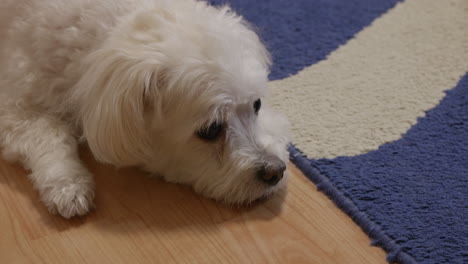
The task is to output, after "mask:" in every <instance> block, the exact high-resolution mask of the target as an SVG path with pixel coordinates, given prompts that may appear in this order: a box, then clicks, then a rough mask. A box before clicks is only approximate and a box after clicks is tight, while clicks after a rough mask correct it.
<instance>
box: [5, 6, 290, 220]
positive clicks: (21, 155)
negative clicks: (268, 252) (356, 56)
mask: <svg viewBox="0 0 468 264" xmlns="http://www.w3.org/2000/svg"><path fill="white" fill-rule="evenodd" d="M0 23H1V24H0V37H1V39H2V41H1V44H0V98H1V101H0V147H1V149H2V153H3V156H4V157H5V158H7V159H9V160H12V161H15V160H19V161H21V162H22V163H23V164H24V165H25V166H26V167H28V168H29V169H31V171H32V173H31V175H30V178H31V180H32V182H33V184H34V186H35V188H37V189H38V190H39V192H40V194H41V199H42V200H43V201H44V202H45V204H46V205H47V206H48V207H49V209H50V210H51V211H52V212H58V213H60V214H61V215H62V216H64V217H71V216H74V215H82V214H85V213H87V212H88V211H89V209H90V208H91V206H92V200H93V196H94V188H93V186H94V185H93V179H92V176H91V174H90V173H89V172H88V170H87V169H86V168H85V167H84V165H83V164H82V163H81V161H80V160H79V157H78V152H77V144H78V140H79V139H82V140H83V141H86V142H87V143H88V145H89V147H90V149H91V151H92V152H93V154H94V156H95V157H96V159H98V160H99V161H102V162H105V163H110V164H113V165H115V166H117V167H122V166H139V167H141V168H143V169H145V170H147V171H149V172H151V173H155V174H159V175H162V176H163V177H164V178H165V179H166V180H168V181H171V182H177V183H184V184H189V185H192V186H193V187H194V189H195V190H196V191H197V192H200V193H202V194H204V195H206V196H209V197H212V198H215V199H218V200H224V201H226V202H229V203H242V202H249V201H252V200H255V199H258V198H260V197H263V196H266V195H269V194H270V193H272V192H274V191H275V190H277V189H278V188H280V187H281V186H282V185H284V182H285V180H284V179H282V178H283V171H284V170H285V164H286V161H287V151H286V145H287V143H288V138H287V131H286V127H287V121H286V120H285V118H284V117H283V116H281V115H277V114H275V113H273V112H271V111H270V110H268V109H267V108H262V109H261V110H260V107H261V101H260V100H259V98H261V97H264V96H265V95H266V94H267V74H268V67H269V63H270V59H269V55H268V52H267V51H266V49H265V48H264V47H263V45H262V43H261V42H260V40H259V39H258V37H257V35H256V34H255V33H254V32H253V31H252V30H250V29H249V27H248V25H247V24H246V23H245V22H244V21H243V20H242V18H241V17H239V16H237V15H236V14H234V13H232V12H231V11H230V10H229V9H228V8H219V9H218V8H214V7H210V6H208V5H207V4H205V3H202V2H195V1H193V0H178V1H171V0H75V1H66V0H50V1H40V0H24V1H16V0H4V1H2V3H0ZM259 110H260V111H259Z"/></svg>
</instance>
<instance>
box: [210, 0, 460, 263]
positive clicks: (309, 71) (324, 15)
mask: <svg viewBox="0 0 468 264" xmlns="http://www.w3.org/2000/svg"><path fill="white" fill-rule="evenodd" d="M210 2H211V3H214V4H223V3H226V2H227V3H230V4H231V6H232V7H233V8H234V9H235V10H237V11H238V12H239V13H241V14H242V15H244V17H246V18H247V20H249V21H250V22H251V23H253V24H254V25H255V26H256V27H257V29H258V31H259V33H260V35H261V37H262V38H263V40H264V41H265V43H266V45H267V46H268V47H269V49H270V51H271V52H272V55H273V60H274V66H273V68H272V72H271V75H270V79H271V80H272V81H274V82H272V85H273V86H274V87H276V88H275V89H274V93H275V92H276V93H280V95H279V96H277V97H278V99H277V100H276V101H275V102H276V104H275V106H276V107H278V108H279V109H281V110H284V111H286V112H287V113H288V115H289V116H290V119H291V120H292V121H293V145H292V146H291V148H290V152H291V160H292V161H293V162H294V163H295V164H296V165H297V166H298V167H299V168H300V169H301V170H302V171H303V172H304V174H305V175H306V176H307V177H309V178H310V179H311V180H312V181H313V182H314V183H315V184H316V185H317V187H318V188H319V189H320V190H322V191H323V192H325V193H326V194H327V195H328V196H329V197H330V199H332V200H333V201H334V202H335V204H336V205H337V206H338V207H339V208H341V209H342V210H343V211H344V212H346V213H347V214H348V215H349V216H350V217H352V219H353V220H354V221H355V222H356V223H357V224H358V225H360V226H361V228H362V229H363V230H364V231H365V232H366V233H367V234H368V235H369V236H370V237H371V238H372V241H373V244H374V245H376V246H380V247H382V248H383V249H385V250H386V251H387V252H388V258H387V260H388V261H389V262H399V263H434V264H435V263H468V261H467V259H468V221H467V218H468V205H467V202H466V201H467V200H468V75H467V74H466V72H467V71H468V64H467V63H466V62H468V57H467V56H468V46H466V45H465V44H466V43H468V39H467V38H466V26H468V14H467V13H466V11H463V10H466V2H465V4H464V3H463V0H447V1H437V0H426V1H423V0H410V1H405V2H401V1H397V0H381V1H374V0H263V1H251V0H230V1H226V0H212V1H210ZM464 8H465V9H464ZM405 23H406V24H405ZM431 23H433V24H431ZM399 24H402V25H399ZM463 28H465V30H463ZM387 30H388V31H387ZM431 34H432V35H431ZM385 38H387V39H385ZM463 43H465V44H463ZM360 47H369V53H366V52H365V51H366V50H365V48H361V49H360ZM376 50H377V52H375V51H376ZM380 51H381V52H380ZM380 53H382V54H380ZM349 54H351V55H353V54H354V55H355V54H360V55H355V56H354V57H353V56H351V55H349ZM367 57H369V58H367ZM347 58H349V59H347ZM361 58H363V59H362V63H361V61H360V60H361ZM349 61H351V63H350V62H349ZM353 61H356V62H359V63H361V64H359V63H356V65H358V66H356V67H354V66H353V65H354V64H352V62H353ZM349 65H351V66H349ZM428 65H429V66H428ZM359 67H361V68H362V69H363V71H362V72H359V69H356V68H359ZM366 67H368V68H366ZM374 69H375V74H374V73H373V72H372V73H371V74H370V75H365V74H366V73H368V72H369V71H371V70H374ZM301 71H302V72H301ZM298 73H299V74H298ZM342 73H349V74H348V75H346V74H342ZM361 73H362V76H361ZM295 74H297V75H295ZM330 76H331V77H330ZM369 76H370V77H369ZM395 80H396V81H395ZM398 81H400V82H401V86H404V89H400V90H398V89H395V90H392V89H393V88H392V87H397V86H398V85H396V86H395V83H397V84H399V83H398ZM321 85H327V86H326V87H328V86H329V87H331V88H332V87H335V86H339V87H341V86H342V87H348V88H349V89H351V88H353V87H358V88H359V89H356V91H357V92H356V93H355V94H353V93H351V94H350V95H346V96H343V95H342V94H344V92H343V90H339V89H337V90H332V89H331V88H330V89H328V90H325V91H323V89H322V90H321V88H323V87H324V86H321ZM392 85H393V86H392ZM361 86H362V87H361ZM380 86H381V87H384V88H382V89H383V90H382V92H381V91H379V90H377V92H375V91H374V92H371V91H370V90H372V87H380ZM369 87H371V88H369ZM387 87H388V88H387ZM282 89H283V90H286V91H287V93H281V90H282ZM389 89H391V90H390V93H388V90H389ZM413 89H414V90H413ZM444 90H446V91H447V92H446V93H443V92H442V91H444ZM304 91H307V92H308V93H310V94H312V97H310V98H315V97H314V96H313V95H314V94H317V98H320V99H317V100H318V101H310V102H309V101H302V102H296V101H294V98H303V97H304V98H306V96H303V94H304ZM383 91H387V93H384V92H383ZM392 91H394V93H392ZM342 92H343V93H342ZM295 93H297V94H298V95H297V97H294V96H293V95H294V94H295ZM369 94H371V95H369ZM290 95H291V96H292V97H291V98H293V99H291V98H289V97H290ZM324 96H325V99H326V100H328V101H326V103H325V104H323V105H321V106H320V110H321V112H319V111H317V115H315V116H314V114H313V113H312V114H311V112H313V111H316V109H317V108H313V107H312V106H313V105H315V104H317V103H320V102H323V101H324V100H322V98H324ZM372 96H373V97H374V99H375V98H377V102H378V104H376V105H375V109H374V108H373V106H372V104H370V108H371V109H364V110H369V111H368V112H366V111H364V110H362V109H360V110H359V111H357V112H356V113H352V114H351V117H346V118H345V117H343V118H345V119H343V120H340V118H341V115H342V113H338V114H336V115H333V113H334V112H339V110H340V109H342V108H344V107H345V106H346V107H349V108H350V109H351V108H352V107H353V106H352V105H353V104H360V103H362V102H365V100H367V98H371V97H372ZM351 97H352V98H351ZM288 98H289V100H288ZM307 98H309V97H307ZM330 98H331V99H330ZM336 98H340V99H336ZM363 98H364V99H363ZM304 100H305V99H304ZM340 100H341V101H340ZM353 100H354V101H353ZM328 102H329V103H328ZM341 102H342V103H343V104H341ZM296 103H297V104H298V105H301V107H302V108H300V107H299V109H301V110H300V111H298V110H294V111H290V109H291V108H294V107H293V105H294V104H296ZM349 105H351V106H349ZM382 107H383V108H382ZM323 108H325V110H324V109H323ZM412 108H417V110H418V111H415V112H414V113H413V112H411V111H409V110H408V109H412ZM294 109H296V108H294ZM314 109H315V110H314ZM358 109H359V108H358ZM382 109H384V110H382ZM288 111H289V112H288ZM375 112H382V118H383V119H384V120H383V121H382V120H378V121H379V122H375V126H374V127H372V126H369V124H371V125H372V124H373V123H372V118H375V115H376V113H375ZM320 113H327V114H328V113H332V114H331V115H330V116H331V117H333V118H335V119H333V118H332V119H333V120H331V121H330V118H329V117H328V115H327V116H326V118H325V120H320V117H322V114H320ZM384 114H385V115H384ZM377 116H378V115H377ZM317 120H318V121H317ZM350 120H351V121H350ZM366 120H367V121H366ZM369 120H371V121H369ZM399 120H400V121H399ZM365 121H366V122H367V123H366V122H365ZM387 121H388V122H387ZM400 123H401V124H404V125H400ZM356 124H357V125H356ZM361 124H362V125H361ZM352 125H353V126H355V127H357V128H358V129H359V130H360V132H359V133H360V134H358V136H354V138H353V137H352V136H349V135H348V134H352V133H342V134H339V133H336V134H337V136H334V138H333V137H331V138H332V139H330V137H328V138H327V137H325V136H324V135H321V134H320V133H322V134H327V133H324V132H318V131H319V130H315V129H316V128H323V127H325V128H326V130H324V131H325V132H327V131H328V132H329V134H333V133H335V131H338V130H340V129H341V128H342V127H343V126H345V127H346V126H350V127H351V126H352ZM406 127H407V128H406ZM403 128H405V129H403ZM307 129H311V130H312V131H310V133H302V132H303V131H304V130H307ZM315 131H317V132H315ZM345 132H346V131H345ZM340 137H344V139H343V138H340ZM348 137H349V138H348ZM325 138H327V140H329V141H330V142H326V144H330V148H332V146H333V148H335V150H333V151H328V150H327V149H326V144H324V145H325V147H323V146H322V145H321V144H322V143H323V139H325ZM334 139H336V142H349V141H354V140H355V141H359V140H362V142H363V143H362V144H354V145H353V144H350V145H349V146H343V147H342V148H341V149H340V146H336V145H340V144H339V143H336V142H335V144H333V142H332V141H334ZM340 140H344V141H340ZM359 142H360V141H359ZM314 144H315V145H314ZM315 146H317V147H316V149H318V150H317V151H315Z"/></svg>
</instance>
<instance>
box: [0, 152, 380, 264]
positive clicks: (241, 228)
mask: <svg viewBox="0 0 468 264" xmlns="http://www.w3.org/2000/svg"><path fill="white" fill-rule="evenodd" d="M82 157H83V159H84V160H85V161H86V163H87V164H88V166H89V168H90V169H91V171H92V172H93V173H94V174H95V176H96V177H95V178H96V185H97V193H96V210H94V211H93V212H92V213H91V214H90V215H88V216H86V217H83V218H76V219H72V220H65V219H62V218H60V217H58V216H52V215H50V214H49V213H48V212H47V210H46V208H45V207H44V206H43V205H42V204H41V202H40V201H39V200H38V195H37V193H36V191H35V190H34V189H33V188H32V185H31V184H30V182H29V181H28V179H27V177H26V175H27V172H26V171H25V170H23V169H22V168H21V167H20V166H18V165H11V164H8V163H6V162H5V161H2V160H0V232H1V233H0V263H47V264H49V263H100V264H104V263H320V264H322V263H346V264H349V263H357V264H358V263H359V264H361V263H372V264H374V263H377V264H378V263H386V262H385V254H384V252H383V251H382V250H381V249H379V248H375V247H370V246H369V243H370V241H369V239H368V238H367V236H366V235H365V234H364V233H363V232H362V231H361V230H360V229H359V227H357V226H356V225H355V224H354V223H353V222H352V220H351V219H350V218H349V217H347V216H346V215H344V214H343V213H342V212H341V211H340V210H339V209H337V208H336V207H335V206H334V205H333V204H332V203H331V202H330V200H328V198H326V197H325V196H324V195H323V194H322V193H320V192H318V191H316V188H315V186H314V185H313V184H312V183H311V182H310V181H308V180H307V179H306V178H305V177H304V176H303V175H302V174H301V172H300V171H298V170H297V169H296V168H295V167H294V166H291V168H290V172H291V174H292V175H291V177H290V182H289V187H288V190H287V191H283V192H281V193H279V194H277V195H275V196H274V197H272V199H269V200H267V201H264V202H259V203H257V204H255V205H253V206H250V207H248V208H231V207H227V206H225V205H222V204H219V203H216V202H214V201H212V200H209V199H205V198H202V197H200V196H198V195H196V194H194V193H193V192H192V191H191V189H190V188H188V187H185V186H180V185H175V184H169V183H165V182H163V181H160V180H158V179H151V178H148V177H146V176H145V174H144V173H141V172H139V171H137V170H135V169H126V170H120V171H117V170H115V169H113V168H111V167H108V166H104V165H100V164H98V163H97V162H95V161H94V160H93V159H92V157H91V154H90V153H89V151H87V150H84V151H83V153H82Z"/></svg>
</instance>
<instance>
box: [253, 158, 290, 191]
mask: <svg viewBox="0 0 468 264" xmlns="http://www.w3.org/2000/svg"><path fill="white" fill-rule="evenodd" d="M285 170H286V164H284V162H280V163H277V164H265V165H263V166H261V167H260V169H259V170H258V171H257V178H258V179H260V180H261V181H263V182H265V183H267V184H269V185H272V186H273V185H276V184H277V183H278V182H279V181H281V179H283V176H284V171H285Z"/></svg>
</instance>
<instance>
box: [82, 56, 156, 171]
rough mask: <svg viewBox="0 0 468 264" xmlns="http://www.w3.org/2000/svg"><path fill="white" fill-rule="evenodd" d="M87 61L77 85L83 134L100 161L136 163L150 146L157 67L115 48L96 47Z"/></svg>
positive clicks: (142, 157) (142, 159) (127, 164)
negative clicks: (149, 118) (149, 117)
mask: <svg viewBox="0 0 468 264" xmlns="http://www.w3.org/2000/svg"><path fill="white" fill-rule="evenodd" d="M85 61H86V69H84V75H82V77H81V79H80V81H79V82H78V85H77V87H76V91H77V93H79V96H78V97H79V100H80V103H79V105H80V108H81V109H80V111H79V115H80V116H79V119H80V121H81V125H82V127H83V136H84V137H85V139H86V140H87V142H88V145H89V147H90V149H91V151H92V152H93V154H94V156H95V158H96V159H97V160H99V161H101V162H105V163H110V164H114V165H117V166H132V165H138V163H140V162H142V161H144V160H145V158H146V157H148V155H147V154H146V153H145V151H146V150H147V149H148V148H149V146H150V145H151V142H150V138H149V133H148V127H149V124H147V123H148V122H149V121H151V120H148V118H147V117H148V115H154V114H155V113H154V111H156V110H157V108H158V107H156V106H155V105H154V104H155V102H156V101H158V99H156V98H155V97H156V96H158V92H157V90H158V88H157V86H159V85H161V84H157V83H156V82H157V81H156V80H157V79H158V74H159V71H158V68H157V67H158V66H157V65H154V64H152V65H150V64H149V63H147V62H145V61H144V60H142V59H138V58H134V57H131V56H129V55H128V54H125V53H124V52H123V51H121V50H113V49H106V50H104V49H102V50H98V51H96V52H94V53H92V54H90V55H89V56H88V58H86V60H85Z"/></svg>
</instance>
